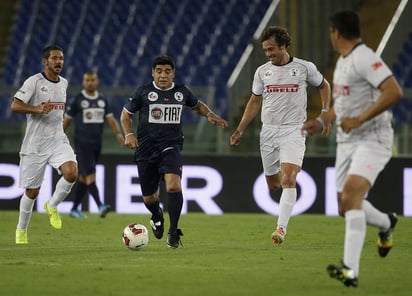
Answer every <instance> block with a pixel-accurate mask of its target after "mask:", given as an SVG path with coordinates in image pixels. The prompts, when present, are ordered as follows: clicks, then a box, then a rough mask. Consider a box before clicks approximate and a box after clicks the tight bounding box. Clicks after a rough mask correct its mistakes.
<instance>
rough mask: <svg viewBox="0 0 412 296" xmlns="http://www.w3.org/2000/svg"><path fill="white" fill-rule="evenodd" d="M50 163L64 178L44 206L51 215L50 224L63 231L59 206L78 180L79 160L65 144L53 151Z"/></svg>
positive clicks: (61, 178)
mask: <svg viewBox="0 0 412 296" xmlns="http://www.w3.org/2000/svg"><path fill="white" fill-rule="evenodd" d="M48 161H49V164H50V165H51V166H52V167H53V168H55V169H57V170H58V172H59V173H60V174H62V176H61V177H60V179H59V180H58V181H57V184H56V188H55V189H54V193H53V195H52V196H51V197H50V199H49V200H48V201H47V202H46V203H45V204H44V209H45V211H46V212H47V214H48V215H49V219H50V224H51V225H52V226H53V227H54V228H55V229H61V227H62V222H61V219H60V216H59V213H58V212H57V206H58V205H59V204H60V203H61V202H62V201H63V200H64V199H65V198H66V197H67V195H69V193H70V191H71V189H72V188H73V185H74V183H75V182H76V180H77V174H78V170H77V160H76V156H75V154H74V151H73V149H72V147H71V146H70V145H69V143H68V142H63V143H61V144H59V145H56V147H55V151H53V154H52V155H51V156H50V158H49V160H48Z"/></svg>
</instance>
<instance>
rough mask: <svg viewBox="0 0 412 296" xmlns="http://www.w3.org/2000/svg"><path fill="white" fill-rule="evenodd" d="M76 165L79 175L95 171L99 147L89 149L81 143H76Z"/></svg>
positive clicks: (86, 174) (90, 173)
mask: <svg viewBox="0 0 412 296" xmlns="http://www.w3.org/2000/svg"><path fill="white" fill-rule="evenodd" d="M76 156H77V163H78V164H77V166H78V169H79V175H80V176H88V175H92V174H95V173H96V164H97V162H98V161H99V157H100V148H94V149H90V147H87V146H83V145H76Z"/></svg>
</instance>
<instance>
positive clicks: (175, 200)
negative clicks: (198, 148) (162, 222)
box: [159, 149, 183, 248]
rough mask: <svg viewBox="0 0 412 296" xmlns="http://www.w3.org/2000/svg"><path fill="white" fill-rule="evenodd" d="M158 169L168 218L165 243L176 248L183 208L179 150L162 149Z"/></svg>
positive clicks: (180, 234)
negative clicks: (165, 196)
mask: <svg viewBox="0 0 412 296" xmlns="http://www.w3.org/2000/svg"><path fill="white" fill-rule="evenodd" d="M159 171H160V173H161V174H163V178H164V181H165V185H166V192H167V209H168V212H169V220H170V225H169V231H168V234H167V245H168V246H169V247H171V248H178V247H179V244H181V241H180V237H181V236H183V233H182V231H181V230H180V228H179V219H180V214H181V212H182V208H183V193H182V185H181V178H182V158H181V155H180V151H178V150H177V149H169V150H166V151H164V152H163V153H162V155H161V160H160V163H159Z"/></svg>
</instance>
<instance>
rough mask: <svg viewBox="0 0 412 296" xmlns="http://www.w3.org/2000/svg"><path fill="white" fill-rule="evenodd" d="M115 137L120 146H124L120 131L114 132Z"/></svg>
mask: <svg viewBox="0 0 412 296" xmlns="http://www.w3.org/2000/svg"><path fill="white" fill-rule="evenodd" d="M116 139H117V141H118V142H119V144H120V145H121V146H125V145H126V144H125V139H124V137H123V135H122V134H121V133H118V134H116Z"/></svg>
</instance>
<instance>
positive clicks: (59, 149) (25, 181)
mask: <svg viewBox="0 0 412 296" xmlns="http://www.w3.org/2000/svg"><path fill="white" fill-rule="evenodd" d="M42 61H43V68H44V71H43V72H41V73H37V74H35V75H33V76H31V77H29V78H28V79H27V80H26V81H25V82H24V84H23V86H22V87H21V88H20V89H19V90H18V91H17V92H16V94H15V95H14V99H13V102H12V104H11V110H12V111H13V112H17V113H23V114H26V118H27V126H26V132H25V135H24V139H23V143H22V145H21V148H20V183H19V186H20V187H21V188H24V189H25V192H24V194H23V196H22V197H21V199H20V207H19V209H20V211H19V221H18V224H17V229H16V244H27V243H28V237H27V229H28V226H29V223H30V218H31V214H32V211H33V205H34V202H35V200H36V198H37V196H38V194H39V191H40V187H41V184H42V182H43V178H44V174H45V169H46V165H47V164H50V165H51V166H52V167H53V168H55V169H56V170H58V172H59V173H61V174H62V175H63V176H62V177H61V178H60V179H59V181H58V182H57V184H56V188H55V191H54V193H53V195H52V197H51V198H50V199H49V200H48V201H47V202H46V203H45V205H44V209H45V211H46V213H47V214H48V215H49V219H50V224H51V226H52V227H53V228H55V229H61V227H62V223H61V219H60V216H59V214H58V212H57V206H58V204H59V203H60V202H62V201H63V200H64V199H65V198H66V196H67V195H68V194H69V193H70V190H71V188H72V187H73V185H74V183H75V181H76V179H77V161H76V156H75V154H74V151H73V149H72V147H71V146H70V143H69V140H68V138H67V136H66V134H65V133H64V131H63V114H64V109H65V104H66V89H67V80H66V79H64V78H63V77H62V76H60V75H59V74H60V73H61V71H62V69H63V64H64V56H63V50H62V49H61V48H60V47H58V46H56V45H51V46H47V47H45V48H44V49H43V59H42Z"/></svg>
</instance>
